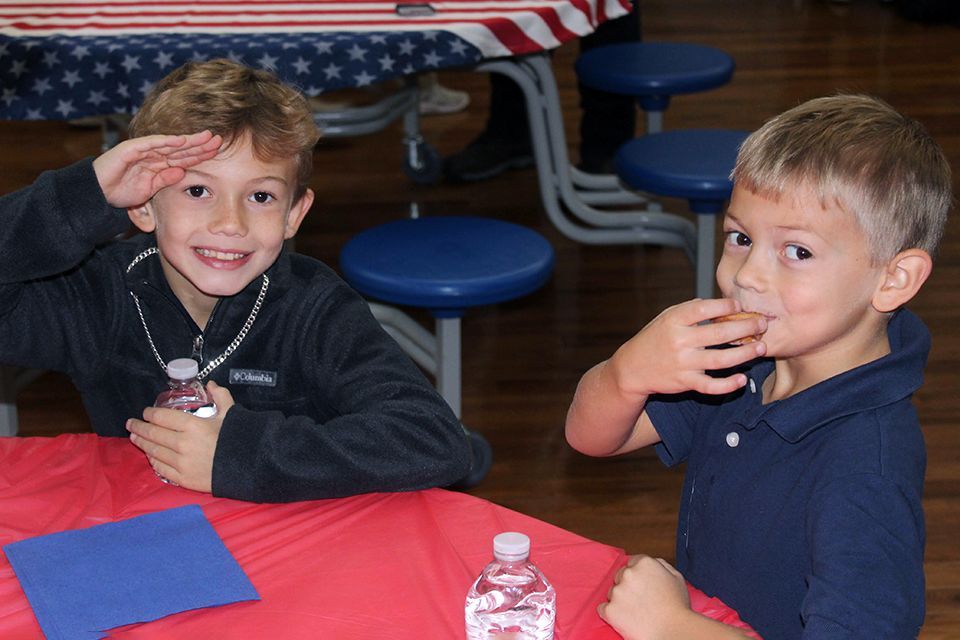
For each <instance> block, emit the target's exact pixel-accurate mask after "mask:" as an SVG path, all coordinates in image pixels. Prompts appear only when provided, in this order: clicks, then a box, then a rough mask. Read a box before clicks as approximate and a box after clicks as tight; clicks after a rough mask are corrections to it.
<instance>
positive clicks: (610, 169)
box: [577, 158, 617, 175]
mask: <svg viewBox="0 0 960 640" xmlns="http://www.w3.org/2000/svg"><path fill="white" fill-rule="evenodd" d="M577 169H580V171H583V172H584V173H591V174H594V175H609V174H612V173H616V172H617V169H616V167H615V166H614V164H613V158H604V159H602V160H597V159H593V160H588V159H586V158H584V159H582V160H580V163H579V164H578V165H577Z"/></svg>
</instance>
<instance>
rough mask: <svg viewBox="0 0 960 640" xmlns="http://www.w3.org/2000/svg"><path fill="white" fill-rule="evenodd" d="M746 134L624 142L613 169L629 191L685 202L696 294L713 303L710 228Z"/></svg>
mask: <svg viewBox="0 0 960 640" xmlns="http://www.w3.org/2000/svg"><path fill="white" fill-rule="evenodd" d="M748 135H750V134H749V132H747V131H738V130H733V129H676V130H672V131H664V132H661V133H651V134H648V135H645V136H640V137H639V138H636V139H634V140H631V141H630V142H627V143H626V144H624V145H623V146H622V147H620V150H619V151H617V155H616V158H615V159H614V165H615V166H616V169H617V175H618V176H619V177H620V179H621V180H622V181H623V182H625V183H626V184H628V185H629V186H630V187H632V188H633V189H637V190H639V191H645V192H648V193H653V194H656V195H660V196H667V197H673V198H684V199H686V200H687V202H688V203H689V204H690V210H691V211H693V212H694V213H695V214H697V243H696V258H695V260H694V263H695V265H696V272H697V276H696V292H697V296H698V297H701V298H708V297H713V269H714V264H713V261H714V227H715V226H716V224H715V218H716V216H717V214H719V213H722V212H723V207H724V204H725V202H726V201H727V200H728V199H729V198H730V192H731V191H732V190H733V182H732V181H731V180H730V172H731V171H733V166H734V164H735V163H736V160H737V152H738V151H739V150H740V145H741V144H743V141H744V140H745V139H746V137H747V136H748Z"/></svg>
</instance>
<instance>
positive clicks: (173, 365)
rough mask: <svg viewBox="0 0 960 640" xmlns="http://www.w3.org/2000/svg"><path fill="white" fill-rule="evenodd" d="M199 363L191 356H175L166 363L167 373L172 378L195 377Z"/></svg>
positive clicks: (198, 370)
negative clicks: (175, 357) (174, 358)
mask: <svg viewBox="0 0 960 640" xmlns="http://www.w3.org/2000/svg"><path fill="white" fill-rule="evenodd" d="M199 372H200V365H198V364H197V361H196V360H194V359H193V358H177V359H176V360H171V361H170V362H168V363H167V375H168V376H170V377H171V378H173V379H174V380H189V379H190V378H196V377H197V373H199Z"/></svg>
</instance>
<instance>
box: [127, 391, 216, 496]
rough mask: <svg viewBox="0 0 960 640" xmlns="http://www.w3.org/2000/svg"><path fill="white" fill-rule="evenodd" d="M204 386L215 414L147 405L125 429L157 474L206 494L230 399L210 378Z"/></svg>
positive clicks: (210, 486) (209, 487)
mask: <svg viewBox="0 0 960 640" xmlns="http://www.w3.org/2000/svg"><path fill="white" fill-rule="evenodd" d="M206 388H207V391H208V392H209V393H210V395H211V396H212V398H213V401H214V403H215V404H216V406H217V412H216V414H215V415H212V416H210V417H208V418H201V417H197V416H195V415H191V414H190V413H186V412H184V411H181V410H178V409H167V408H162V407H147V408H146V409H144V410H143V420H137V419H135V418H131V419H130V420H128V421H127V430H128V431H129V432H130V441H131V442H132V443H133V444H134V445H136V446H137V447H138V448H140V450H142V451H143V452H144V453H145V454H146V455H147V459H148V460H149V461H150V466H151V467H153V470H154V471H156V472H157V474H158V475H160V476H161V477H162V478H165V479H166V480H168V481H170V482H171V483H173V484H177V485H180V486H181V487H185V488H187V489H193V490H194V491H203V492H205V493H210V492H211V491H212V484H213V454H214V452H215V451H216V449H217V439H218V438H219V436H220V427H221V425H222V424H223V418H224V416H226V415H227V412H228V411H229V410H230V407H232V406H233V404H234V402H233V396H232V395H231V394H230V391H229V390H228V389H226V388H224V387H221V386H219V385H218V384H217V383H216V382H213V381H212V380H211V381H210V382H208V383H207V386H206Z"/></svg>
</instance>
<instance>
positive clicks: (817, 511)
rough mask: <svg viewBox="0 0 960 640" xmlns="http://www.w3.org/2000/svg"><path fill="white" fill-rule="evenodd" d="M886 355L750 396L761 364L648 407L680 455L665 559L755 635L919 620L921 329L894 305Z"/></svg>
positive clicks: (867, 634) (664, 447)
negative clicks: (718, 390)
mask: <svg viewBox="0 0 960 640" xmlns="http://www.w3.org/2000/svg"><path fill="white" fill-rule="evenodd" d="M887 331H888V336H889V340H890V348H891V352H890V353H889V354H888V355H886V356H884V357H883V358H880V359H878V360H875V361H873V362H870V363H868V364H865V365H863V366H860V367H857V368H855V369H852V370H850V371H847V372H844V373H842V374H840V375H837V376H835V377H833V378H830V379H828V380H825V381H824V382H821V383H820V384H818V385H816V386H814V387H811V388H809V389H806V390H804V391H802V392H800V393H798V394H796V395H793V396H791V397H789V398H786V399H784V400H780V401H776V402H771V403H769V404H763V402H762V392H761V387H762V384H763V381H764V380H765V379H766V377H767V376H768V375H769V374H770V373H771V372H772V371H773V367H774V364H773V362H772V361H771V360H761V361H758V362H757V363H755V364H754V365H753V366H752V367H751V368H750V369H749V370H748V371H747V375H748V377H749V380H750V382H749V383H748V385H747V387H746V388H744V389H741V390H739V391H738V392H736V393H734V394H731V395H729V396H723V397H707V396H699V395H698V396H694V395H690V394H684V395H681V396H658V397H657V398H652V399H651V400H650V402H648V404H647V413H648V415H649V416H650V419H651V420H652V421H653V424H654V426H655V427H656V429H657V432H658V433H659V434H660V437H661V440H662V441H661V442H660V444H658V445H657V447H656V448H657V453H658V455H659V456H660V458H661V460H662V461H663V462H664V463H665V464H666V465H668V466H673V465H676V464H678V463H680V462H684V461H685V462H686V463H687V468H686V476H685V479H684V484H683V497H682V500H681V503H680V519H679V524H678V527H677V556H676V561H677V568H678V569H679V570H680V571H681V572H682V573H683V574H684V576H685V577H686V578H687V580H689V581H690V582H691V583H692V584H694V585H695V586H696V587H698V588H700V589H701V590H703V591H705V592H706V593H707V594H709V595H711V596H716V597H719V598H720V599H722V600H723V601H724V602H726V603H727V604H728V605H730V606H732V607H733V608H734V609H736V610H737V612H738V613H739V614H740V616H741V617H742V618H743V619H744V620H746V621H747V622H748V623H750V624H751V625H752V626H753V627H754V628H755V629H756V630H757V631H758V632H759V633H760V634H761V635H762V636H763V637H764V638H765V640H780V639H782V638H818V639H821V638H870V639H872V640H875V639H878V638H884V639H898V638H914V637H916V635H917V633H918V632H919V629H920V626H921V625H922V624H923V616H924V577H923V547H924V540H925V531H924V521H923V508H922V505H921V497H922V493H923V476H924V471H925V467H926V452H925V448H924V443H923V435H922V433H921V430H920V425H919V422H918V420H917V416H916V412H915V410H914V408H913V405H912V403H911V401H910V397H911V395H912V394H913V392H914V391H915V390H916V389H917V388H918V387H919V386H920V385H921V383H922V381H923V369H924V366H925V365H926V358H927V354H928V352H929V350H930V335H929V333H928V332H927V329H926V327H925V326H924V325H923V323H922V322H921V321H920V319H919V318H917V316H915V315H914V314H913V313H911V312H909V311H906V310H901V311H899V312H897V313H896V314H894V316H893V318H891V320H890V322H889V325H888V330H887Z"/></svg>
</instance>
